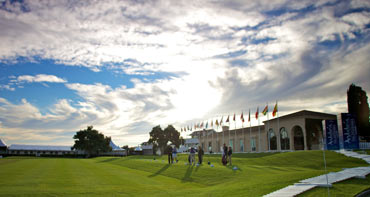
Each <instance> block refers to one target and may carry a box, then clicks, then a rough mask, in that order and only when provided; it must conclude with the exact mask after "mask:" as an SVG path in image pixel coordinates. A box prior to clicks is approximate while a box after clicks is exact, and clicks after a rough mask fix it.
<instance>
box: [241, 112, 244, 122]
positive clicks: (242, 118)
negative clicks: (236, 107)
mask: <svg viewBox="0 0 370 197" xmlns="http://www.w3.org/2000/svg"><path fill="white" fill-rule="evenodd" d="M240 120H242V122H244V117H243V112H242V115H240Z"/></svg>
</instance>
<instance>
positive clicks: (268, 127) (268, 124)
mask: <svg viewBox="0 0 370 197" xmlns="http://www.w3.org/2000/svg"><path fill="white" fill-rule="evenodd" d="M266 107H267V136H268V137H267V140H268V141H269V142H268V144H269V147H268V148H269V151H270V150H271V143H270V134H269V132H270V121H269V103H268V102H267V103H266Z"/></svg>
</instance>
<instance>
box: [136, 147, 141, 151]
mask: <svg viewBox="0 0 370 197" xmlns="http://www.w3.org/2000/svg"><path fill="white" fill-rule="evenodd" d="M134 150H135V151H143V149H142V148H140V147H135V149H134Z"/></svg>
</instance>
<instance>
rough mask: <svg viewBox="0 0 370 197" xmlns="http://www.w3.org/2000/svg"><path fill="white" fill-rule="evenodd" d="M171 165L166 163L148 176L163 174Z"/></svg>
mask: <svg viewBox="0 0 370 197" xmlns="http://www.w3.org/2000/svg"><path fill="white" fill-rule="evenodd" d="M169 167H170V164H166V165H165V166H163V167H162V168H161V169H159V170H158V171H157V172H155V173H154V174H151V175H149V176H148V177H155V176H158V175H160V174H162V172H164V171H166V170H167V168H169Z"/></svg>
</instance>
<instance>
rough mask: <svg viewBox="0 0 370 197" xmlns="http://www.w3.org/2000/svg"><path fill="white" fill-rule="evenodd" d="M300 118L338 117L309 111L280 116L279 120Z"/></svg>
mask: <svg viewBox="0 0 370 197" xmlns="http://www.w3.org/2000/svg"><path fill="white" fill-rule="evenodd" d="M299 116H301V117H305V118H314V119H336V117H337V116H336V115H334V114H328V113H321V112H314V111H309V110H301V111H298V112H295V113H291V114H287V115H283V116H279V119H286V118H292V117H299ZM276 119H277V117H276V118H274V119H270V120H268V121H271V120H276ZM268 121H267V120H266V121H263V122H268Z"/></svg>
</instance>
